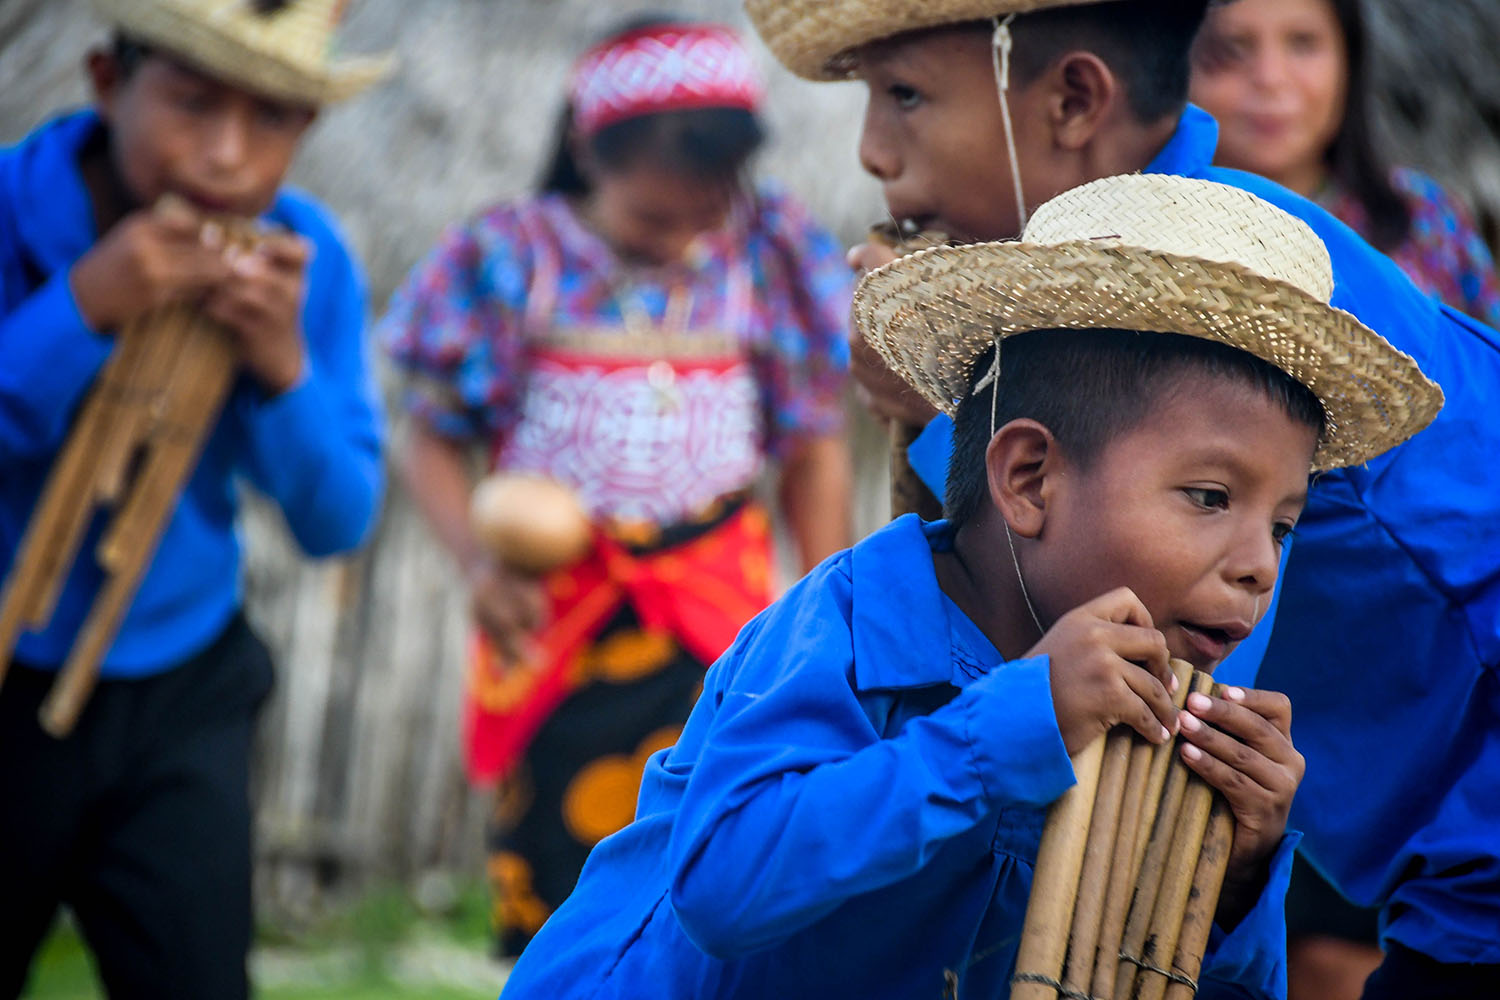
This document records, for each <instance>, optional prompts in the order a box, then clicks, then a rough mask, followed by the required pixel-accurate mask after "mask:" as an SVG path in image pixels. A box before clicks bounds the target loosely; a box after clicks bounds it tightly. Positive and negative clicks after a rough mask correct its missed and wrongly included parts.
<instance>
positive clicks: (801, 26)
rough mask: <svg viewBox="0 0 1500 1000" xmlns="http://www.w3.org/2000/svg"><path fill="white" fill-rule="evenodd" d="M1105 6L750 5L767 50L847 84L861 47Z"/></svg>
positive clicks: (1039, 2)
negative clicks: (1009, 18)
mask: <svg viewBox="0 0 1500 1000" xmlns="http://www.w3.org/2000/svg"><path fill="white" fill-rule="evenodd" d="M1102 2H1105V0H916V2H906V3H900V2H893V0H745V13H746V14H748V15H749V16H750V20H751V22H752V23H753V24H754V25H755V30H756V31H757V32H758V33H759V34H760V37H761V38H762V39H763V40H764V41H765V43H766V47H767V48H769V49H770V50H771V52H772V53H774V54H775V56H776V58H777V59H778V60H779V61H780V62H781V64H782V65H784V66H785V67H786V68H787V69H789V70H791V71H792V72H793V73H796V74H797V75H798V76H800V77H803V78H805V79H808V80H844V79H847V78H848V77H849V76H850V75H851V74H852V73H853V72H854V68H855V60H854V57H853V53H854V51H855V50H856V49H858V48H860V47H861V46H864V45H868V44H870V43H871V42H877V41H880V40H881V39H884V38H894V37H896V36H897V35H904V34H907V33H908V32H912V31H924V30H926V29H928V28H941V27H945V26H947V25H951V24H962V23H963V22H965V21H982V20H986V19H988V18H992V17H1003V16H1005V15H1006V14H1025V13H1028V12H1030V11H1034V10H1043V9H1046V8H1049V7H1077V6H1081V5H1083V4H1093V3H1102Z"/></svg>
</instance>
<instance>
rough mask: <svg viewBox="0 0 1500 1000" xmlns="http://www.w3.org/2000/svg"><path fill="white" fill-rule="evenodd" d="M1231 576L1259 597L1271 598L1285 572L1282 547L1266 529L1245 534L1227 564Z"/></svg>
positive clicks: (1258, 529)
mask: <svg viewBox="0 0 1500 1000" xmlns="http://www.w3.org/2000/svg"><path fill="white" fill-rule="evenodd" d="M1226 568H1227V569H1228V573H1227V575H1228V576H1230V577H1231V578H1232V579H1233V580H1234V581H1235V582H1236V583H1238V584H1239V585H1240V586H1243V587H1247V588H1249V589H1250V590H1251V591H1253V592H1254V593H1257V594H1268V593H1270V592H1271V590H1272V588H1274V587H1275V586H1276V575H1277V573H1278V572H1280V569H1281V547H1280V546H1278V545H1277V544H1276V542H1275V540H1274V538H1273V537H1272V535H1271V532H1270V531H1269V530H1268V529H1267V528H1265V527H1263V526H1262V527H1258V528H1256V529H1254V530H1246V531H1244V532H1241V537H1240V538H1239V539H1237V544H1236V545H1235V547H1234V550H1233V552H1232V553H1231V555H1230V559H1229V562H1228V564H1227V567H1226Z"/></svg>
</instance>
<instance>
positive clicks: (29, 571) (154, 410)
mask: <svg viewBox="0 0 1500 1000" xmlns="http://www.w3.org/2000/svg"><path fill="white" fill-rule="evenodd" d="M204 225H205V227H206V229H205V236H208V231H207V230H208V229H209V228H213V229H215V230H216V232H215V235H216V236H219V237H222V245H223V246H225V247H226V249H227V248H230V247H233V248H235V249H236V250H239V251H248V250H250V249H252V248H253V247H254V245H255V242H256V239H257V234H258V230H257V228H256V224H255V223H254V222H251V221H248V220H243V219H215V220H212V221H209V222H206V223H205V224H204ZM116 341H117V343H116V345H115V349H114V351H113V353H112V354H111V355H110V358H109V360H108V361H107V362H106V363H105V365H104V368H103V369H102V370H101V371H100V373H99V376H98V378H97V379H96V380H95V382H94V385H93V387H92V388H91V389H90V390H89V393H88V395H87V397H86V398H85V400H84V403H83V405H82V407H81V408H80V410H79V413H78V416H77V417H76V419H75V421H74V423H73V427H72V429H71V430H70V432H69V434H68V438H67V441H66V442H65V444H64V445H63V450H62V452H61V454H60V455H59V457H58V458H57V460H56V462H55V463H54V464H53V466H52V469H51V470H50V472H49V473H48V478H47V482H46V484H45V486H44V487H43V489H42V495H41V499H40V500H39V501H38V503H37V506H36V508H35V510H34V511H33V513H32V517H31V521H30V523H29V524H28V525H27V528H26V534H25V536H24V537H23V538H22V540H21V546H20V548H19V550H18V551H17V553H16V556H15V561H14V562H13V563H12V565H11V569H10V573H9V574H8V576H7V577H6V580H5V584H4V588H3V589H0V683H3V681H4V677H5V671H6V669H7V667H8V666H9V664H10V660H11V656H12V654H13V653H14V651H15V645H16V641H17V640H18V639H19V638H20V635H21V633H22V632H23V631H26V630H35V629H41V628H44V627H46V625H47V624H48V622H50V621H51V619H52V615H53V612H54V610H55V609H56V607H57V601H58V597H59V596H60V595H61V593H62V590H63V585H64V584H65V582H66V581H67V578H68V575H69V573H70V572H71V570H72V568H73V564H74V562H75V560H76V558H77V556H78V553H79V550H80V549H81V548H82V547H83V543H84V539H85V537H86V536H87V535H88V534H89V531H90V529H91V527H92V526H93V524H94V523H95V520H96V516H97V515H98V514H99V513H100V512H101V511H106V512H109V513H110V517H109V519H108V521H107V522H106V523H105V525H104V528H103V532H102V534H101V535H100V537H99V541H98V544H97V545H96V546H95V548H94V552H93V558H94V560H95V562H96V563H97V565H98V568H99V570H100V573H101V575H102V577H103V582H102V583H101V585H100V588H99V591H98V594H97V595H96V597H95V599H94V602H93V605H92V607H91V608H90V610H89V613H88V616H87V618H86V619H85V620H84V622H83V626H82V628H81V629H80V630H79V632H78V634H77V636H76V637H75V639H74V643H73V646H72V649H71V650H70V652H69V654H68V659H67V661H66V662H65V663H64V665H63V668H62V670H61V672H60V673H59V675H58V677H57V679H56V681H55V682H54V683H53V686H52V690H51V691H49V692H48V695H47V698H46V700H45V701H44V703H43V704H42V708H41V724H42V727H43V728H44V729H46V730H47V732H49V733H51V734H52V735H53V736H56V737H58V738H62V737H64V736H66V735H67V734H68V733H70V732H72V730H73V726H74V724H75V723H76V722H77V721H78V716H79V713H81V712H82V711H83V707H84V705H85V703H86V702H87V701H88V697H89V694H90V693H91V692H92V691H93V689H94V684H95V682H96V680H97V678H98V675H99V664H100V662H101V661H102V660H103V658H104V655H105V653H106V652H108V650H109V647H110V645H111V644H112V643H113V642H114V638H115V635H116V634H117V633H118V631H119V629H120V624H121V622H122V621H123V620H124V618H125V614H126V612H127V611H128V610H129V608H130V603H131V601H132V599H133V598H134V596H135V592H136V589H137V588H138V587H139V586H140V583H141V580H142V578H143V577H144V576H145V572H146V568H147V566H148V565H149V564H150V562H151V559H152V557H153V555H154V554H155V552H156V546H157V543H158V542H159V541H160V539H161V534H162V531H163V530H164V529H165V527H166V524H167V521H168V519H169V518H170V516H171V514H172V511H173V509H174V508H175V507H176V504H177V498H178V496H179V495H180V494H181V492H182V488H183V485H184V484H185V483H186V481H187V478H188V476H189V475H190V474H191V473H192V470H193V468H194V466H196V464H197V460H198V455H199V454H200V452H201V451H202V448H203V443H204V440H205V439H206V438H207V436H208V434H209V432H210V431H211V430H212V428H213V426H214V424H215V422H216V420H217V418H218V415H219V411H220V410H221V409H222V408H223V405H224V401H225V399H226V398H227V396H228V394H229V390H230V387H231V385H232V383H233V381H234V377H235V372H236V369H237V365H238V362H237V359H236V356H235V353H234V350H233V348H232V345H231V343H230V339H229V337H228V336H227V335H226V333H225V331H224V330H223V329H222V328H220V327H219V326H218V324H216V323H214V322H212V321H211V320H209V319H207V318H206V317H204V316H202V315H200V314H199V311H198V309H197V308H196V306H195V305H194V304H191V303H178V304H172V305H168V306H165V307H163V308H161V309H158V310H155V311H153V312H151V313H148V314H146V315H144V316H142V317H140V318H139V319H137V320H135V321H133V322H131V323H129V324H127V325H126V326H125V327H124V328H123V329H121V330H120V332H119V333H118V334H117V336H116Z"/></svg>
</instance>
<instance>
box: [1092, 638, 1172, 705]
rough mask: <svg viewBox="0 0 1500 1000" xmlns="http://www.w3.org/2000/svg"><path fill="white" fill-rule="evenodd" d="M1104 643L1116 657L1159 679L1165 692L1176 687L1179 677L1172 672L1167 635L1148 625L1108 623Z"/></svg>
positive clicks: (1157, 680)
mask: <svg viewBox="0 0 1500 1000" xmlns="http://www.w3.org/2000/svg"><path fill="white" fill-rule="evenodd" d="M1102 627H1103V628H1105V629H1107V630H1108V631H1107V634H1106V636H1105V642H1106V644H1107V645H1108V646H1109V648H1110V649H1111V650H1112V651H1113V652H1114V653H1115V655H1116V656H1118V657H1120V659H1122V660H1129V661H1130V662H1131V663H1132V664H1136V665H1138V666H1139V667H1140V668H1142V669H1144V670H1145V672H1146V673H1148V674H1150V675H1151V676H1152V677H1154V678H1155V679H1156V682H1157V683H1158V684H1160V685H1161V687H1162V689H1163V690H1164V691H1165V692H1168V693H1170V692H1172V691H1174V690H1176V687H1177V677H1176V675H1175V674H1173V673H1172V654H1171V652H1170V651H1169V650H1168V649H1167V637H1166V636H1164V635H1162V634H1161V633H1160V632H1158V631H1157V630H1156V629H1154V628H1152V627H1151V626H1149V625H1134V624H1131V625H1127V624H1121V623H1109V624H1106V625H1104V626H1102Z"/></svg>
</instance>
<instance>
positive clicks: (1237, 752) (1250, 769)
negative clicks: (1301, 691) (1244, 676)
mask: <svg viewBox="0 0 1500 1000" xmlns="http://www.w3.org/2000/svg"><path fill="white" fill-rule="evenodd" d="M1181 719H1182V736H1183V739H1184V740H1186V741H1187V742H1186V743H1184V744H1183V746H1182V758H1183V760H1184V761H1186V762H1187V765H1188V767H1190V768H1192V769H1193V770H1194V771H1196V772H1198V773H1199V774H1200V775H1202V776H1203V779H1204V780H1205V781H1207V782H1208V783H1209V784H1211V785H1213V786H1214V787H1215V788H1217V789H1218V790H1219V791H1221V792H1223V793H1224V797H1225V798H1226V799H1228V800H1229V805H1230V807H1231V808H1233V810H1234V820H1235V830H1234V849H1233V850H1232V851H1231V852H1230V854H1229V871H1228V873H1227V874H1226V876H1225V879H1224V891H1223V895H1222V897H1221V902H1220V906H1219V912H1220V915H1221V920H1220V922H1221V924H1224V923H1225V921H1226V919H1227V925H1228V926H1233V924H1234V923H1237V922H1238V920H1239V918H1240V917H1242V916H1243V915H1244V914H1245V913H1248V912H1249V911H1250V908H1251V907H1252V906H1253V905H1254V903H1255V900H1256V899H1257V898H1258V897H1259V895H1260V890H1261V887H1262V886H1263V885H1264V883H1265V862H1266V859H1267V858H1268V857H1270V855H1271V854H1272V852H1274V851H1275V850H1276V846H1277V845H1278V844H1279V843H1281V836H1282V834H1283V833H1284V832H1285V831H1286V818H1287V813H1288V812H1289V811H1290V810H1291V807H1292V796H1293V795H1294V794H1295V793H1296V791H1297V786H1298V785H1299V784H1300V783H1301V781H1302V774H1303V772H1304V770H1305V769H1306V762H1305V761H1304V760H1303V758H1302V754H1300V753H1298V752H1297V748H1296V747H1294V746H1293V745H1292V735H1291V734H1292V703H1291V701H1289V700H1288V699H1287V696H1286V695H1284V694H1280V693H1278V692H1275V691H1257V690H1254V689H1247V688H1237V687H1231V688H1226V689H1225V691H1224V697H1223V698H1210V697H1208V696H1207V695H1201V694H1193V695H1189V696H1188V701H1187V709H1186V711H1184V712H1183V713H1182V716H1181Z"/></svg>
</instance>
